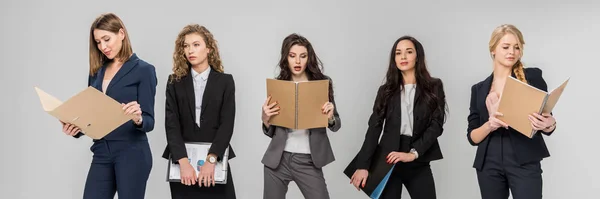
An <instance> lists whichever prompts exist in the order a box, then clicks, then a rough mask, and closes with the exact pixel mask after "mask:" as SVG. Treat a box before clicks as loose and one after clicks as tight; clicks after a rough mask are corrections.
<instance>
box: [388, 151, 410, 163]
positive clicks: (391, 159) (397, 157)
mask: <svg viewBox="0 0 600 199" xmlns="http://www.w3.org/2000/svg"><path fill="white" fill-rule="evenodd" d="M415 158H416V157H415V155H414V154H412V153H404V152H396V151H392V152H390V153H389V154H388V155H387V163H388V164H396V163H398V162H412V161H414V160H415Z"/></svg>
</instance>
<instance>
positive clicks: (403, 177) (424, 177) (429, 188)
mask: <svg viewBox="0 0 600 199" xmlns="http://www.w3.org/2000/svg"><path fill="white" fill-rule="evenodd" d="M410 140H411V137H409V136H405V135H402V136H400V149H399V151H400V152H408V151H410V148H411V147H410V145H411V144H410ZM402 185H404V186H406V190H408V194H409V195H410V198H411V199H436V193H435V182H434V180H433V173H432V172H431V167H430V165H429V162H408V163H403V162H398V163H396V166H395V167H394V170H393V171H392V174H391V176H390V179H389V181H388V183H387V184H386V186H385V189H383V192H382V193H381V198H382V199H400V198H402Z"/></svg>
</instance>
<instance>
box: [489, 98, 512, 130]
mask: <svg viewBox="0 0 600 199" xmlns="http://www.w3.org/2000/svg"><path fill="white" fill-rule="evenodd" d="M499 104H500V96H499V94H498V93H496V92H490V94H489V95H488V96H487V97H486V99H485V106H486V108H487V109H488V113H489V114H490V115H489V118H488V125H489V127H490V132H491V131H495V130H496V129H498V128H500V127H503V128H505V129H508V125H507V124H506V123H504V122H503V121H502V120H500V119H498V118H496V116H502V113H500V112H498V105H499Z"/></svg>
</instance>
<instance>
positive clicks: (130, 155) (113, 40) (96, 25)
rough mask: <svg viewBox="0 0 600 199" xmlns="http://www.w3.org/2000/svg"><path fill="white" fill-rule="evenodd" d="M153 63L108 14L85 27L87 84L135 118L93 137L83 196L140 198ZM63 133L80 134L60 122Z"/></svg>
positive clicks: (147, 155)
mask: <svg viewBox="0 0 600 199" xmlns="http://www.w3.org/2000/svg"><path fill="white" fill-rule="evenodd" d="M156 84H157V79H156V73H155V69H154V66H153V65H151V64H149V63H147V62H145V61H144V60H142V59H140V58H139V57H138V56H137V55H136V54H135V53H133V50H132V47H131V42H130V41H129V35H128V33H127V29H126V28H125V25H123V22H122V21H121V19H119V17H118V16H116V15H115V14H112V13H106V14H102V15H100V16H99V17H97V18H96V20H95V21H94V22H93V23H92V26H91V28H90V73H89V80H88V86H92V87H94V88H96V89H98V90H99V91H101V92H104V93H105V94H106V95H108V96H109V97H111V98H113V99H115V100H116V101H118V102H121V103H122V105H123V110H124V112H125V113H126V114H131V115H134V119H133V120H131V121H129V122H127V123H125V124H123V125H121V126H120V127H118V128H117V129H115V130H114V131H112V132H111V133H110V134H108V135H107V136H105V137H104V138H102V139H99V140H94V144H93V145H92V147H91V148H90V149H91V151H92V152H93V153H94V156H93V159H92V164H91V166H90V170H89V173H88V176H87V180H86V183H85V190H84V193H83V198H84V199H87V198H113V197H114V195H115V193H118V195H119V198H139V199H142V198H144V195H145V193H146V181H147V180H148V176H149V175H150V170H151V169H152V154H151V151H150V146H149V144H148V137H147V136H146V133H147V132H150V131H152V130H153V129H154V96H155V94H156ZM63 132H64V133H65V134H67V135H69V136H74V137H76V138H79V137H80V136H82V135H83V134H82V133H81V132H80V129H79V128H78V127H76V126H74V125H72V124H68V123H63Z"/></svg>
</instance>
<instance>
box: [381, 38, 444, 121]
mask: <svg viewBox="0 0 600 199" xmlns="http://www.w3.org/2000/svg"><path fill="white" fill-rule="evenodd" d="M403 40H408V41H410V42H412V43H413V45H414V46H415V50H416V51H417V61H416V63H415V69H414V70H415V80H416V83H417V86H418V87H420V88H421V89H422V92H420V94H419V96H415V98H417V97H420V98H419V99H420V100H423V103H424V104H427V105H428V107H429V108H430V109H431V110H433V111H439V112H441V113H442V115H443V116H444V118H445V110H440V108H439V107H442V106H440V104H438V103H439V100H438V99H439V98H440V96H437V95H436V94H435V93H436V91H435V89H437V88H434V84H433V78H432V77H431V75H430V74H429V71H428V70H427V65H426V63H425V62H426V59H425V50H424V48H423V45H422V44H421V42H419V41H418V40H417V39H415V38H414V37H412V36H408V35H406V36H402V37H400V38H398V39H397V40H396V42H394V45H393V46H392V50H391V51H390V58H389V64H388V70H387V73H386V78H385V83H384V84H383V85H381V86H380V87H379V91H378V92H377V93H378V96H377V97H376V100H375V105H374V107H373V109H374V110H373V111H374V112H375V113H377V114H378V116H379V118H384V117H385V115H386V111H387V107H388V105H389V103H390V101H391V99H392V97H393V96H394V93H396V92H397V91H398V90H403V89H404V78H403V76H402V71H400V69H398V65H397V63H396V46H398V43H400V41H403ZM443 103H444V106H443V107H446V106H445V103H446V102H445V101H444V102H443ZM446 109H447V107H446Z"/></svg>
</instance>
